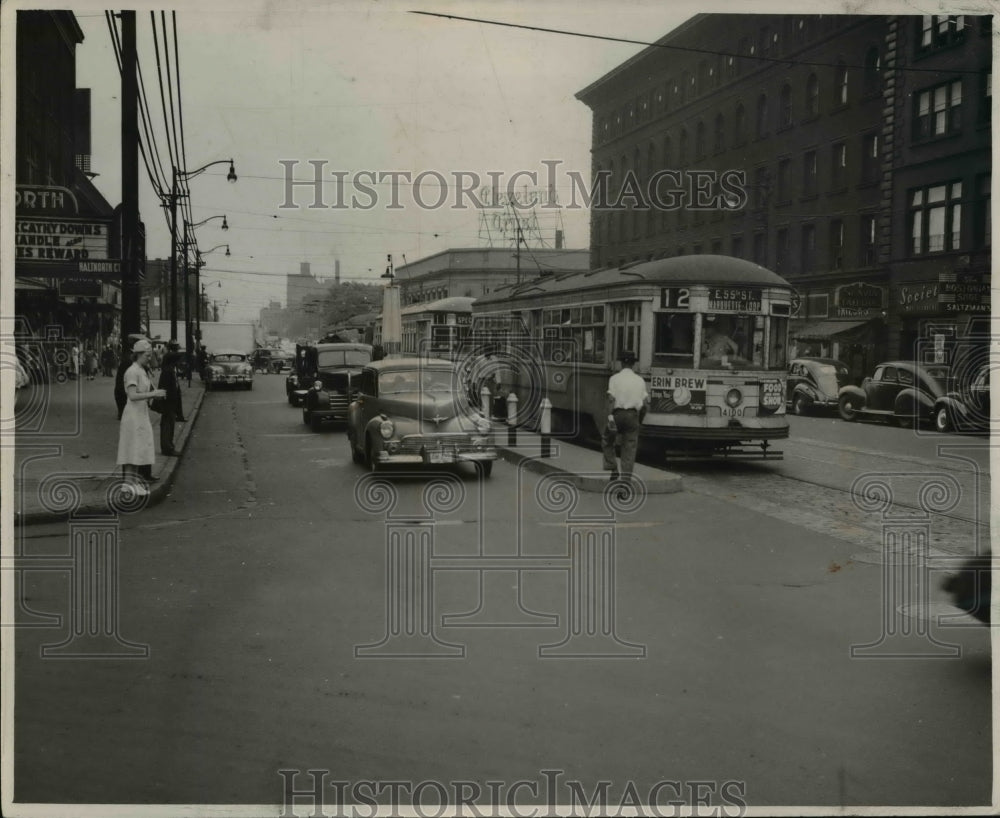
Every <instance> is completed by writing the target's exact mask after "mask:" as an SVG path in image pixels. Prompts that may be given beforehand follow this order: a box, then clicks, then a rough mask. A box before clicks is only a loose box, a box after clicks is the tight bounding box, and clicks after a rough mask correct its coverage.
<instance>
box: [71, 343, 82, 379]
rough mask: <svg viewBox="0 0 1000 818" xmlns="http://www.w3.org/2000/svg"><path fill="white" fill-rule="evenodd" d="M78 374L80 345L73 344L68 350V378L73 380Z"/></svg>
mask: <svg viewBox="0 0 1000 818" xmlns="http://www.w3.org/2000/svg"><path fill="white" fill-rule="evenodd" d="M79 375H80V347H78V346H77V345H76V344H73V345H72V346H71V347H70V350H69V379H70V380H71V381H75V380H76V379H77V377H79Z"/></svg>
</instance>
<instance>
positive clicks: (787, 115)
mask: <svg viewBox="0 0 1000 818" xmlns="http://www.w3.org/2000/svg"><path fill="white" fill-rule="evenodd" d="M791 124H792V86H791V85H788V84H787V83H786V84H785V85H783V86H782V87H781V100H780V102H779V108H778V127H779V128H788V127H790V126H791Z"/></svg>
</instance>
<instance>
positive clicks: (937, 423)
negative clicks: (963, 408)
mask: <svg viewBox="0 0 1000 818" xmlns="http://www.w3.org/2000/svg"><path fill="white" fill-rule="evenodd" d="M934 428H935V429H937V430H938V431H939V432H950V431H952V430H953V429H954V428H955V424H954V423H952V420H951V412H949V411H948V407H947V406H942V407H941V408H940V409H938V410H937V411H936V412H935V413H934Z"/></svg>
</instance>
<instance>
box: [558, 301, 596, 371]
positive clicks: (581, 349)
mask: <svg viewBox="0 0 1000 818" xmlns="http://www.w3.org/2000/svg"><path fill="white" fill-rule="evenodd" d="M542 338H543V342H542V350H543V355H544V356H545V358H546V359H547V360H550V361H555V362H563V361H580V362H581V363H585V364H599V363H604V362H605V348H606V345H607V338H606V330H605V323H604V306H603V305H600V304H598V305H591V306H585V307H570V308H563V309H556V310H543V311H542Z"/></svg>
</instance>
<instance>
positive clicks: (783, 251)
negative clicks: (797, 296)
mask: <svg viewBox="0 0 1000 818" xmlns="http://www.w3.org/2000/svg"><path fill="white" fill-rule="evenodd" d="M774 271H775V272H776V273H787V272H788V228H787V227H779V228H778V232H777V233H775V237H774Z"/></svg>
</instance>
